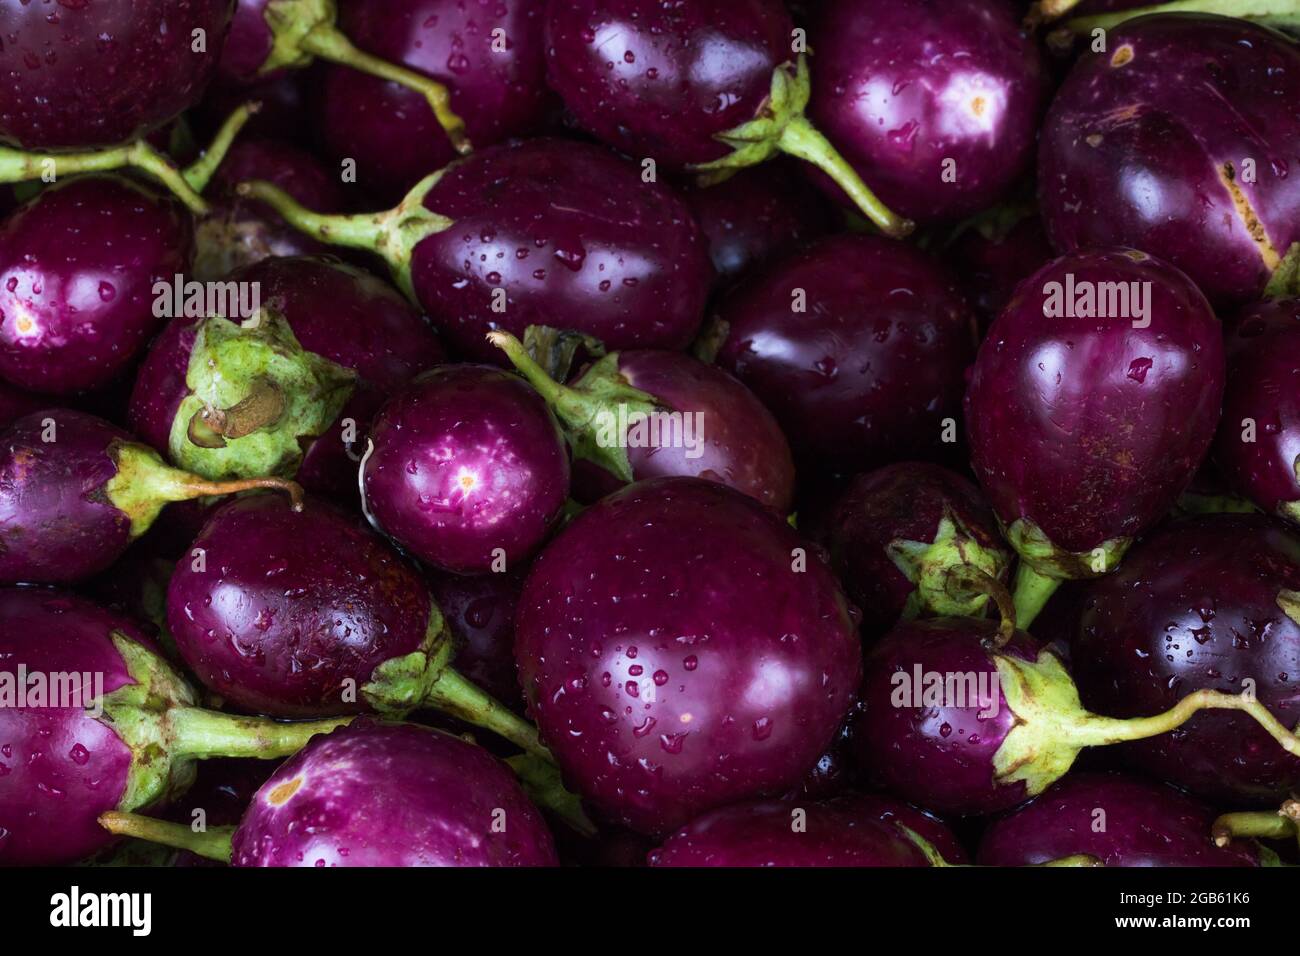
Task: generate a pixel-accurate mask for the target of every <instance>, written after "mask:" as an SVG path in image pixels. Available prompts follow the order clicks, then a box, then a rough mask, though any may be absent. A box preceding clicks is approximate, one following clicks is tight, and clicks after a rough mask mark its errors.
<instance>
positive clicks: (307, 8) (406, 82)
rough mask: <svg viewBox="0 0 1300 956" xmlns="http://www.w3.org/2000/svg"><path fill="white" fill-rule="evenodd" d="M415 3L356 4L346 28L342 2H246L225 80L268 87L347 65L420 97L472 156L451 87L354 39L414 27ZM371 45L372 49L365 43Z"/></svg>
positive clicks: (224, 56)
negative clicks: (300, 73) (292, 72)
mask: <svg viewBox="0 0 1300 956" xmlns="http://www.w3.org/2000/svg"><path fill="white" fill-rule="evenodd" d="M414 5H415V4H412V3H410V2H408V0H376V2H366V0H351V2H349V3H347V4H345V6H344V17H345V23H344V25H343V27H342V29H340V25H339V24H338V23H337V20H338V17H339V10H338V4H337V3H336V0H238V2H237V7H236V9H235V15H234V21H233V23H232V24H231V27H230V36H229V38H228V39H227V40H226V43H225V46H224V48H223V49H222V51H221V61H220V71H219V76H220V79H221V82H223V83H225V84H227V85H234V86H242V85H250V84H254V83H257V82H259V81H265V80H267V79H268V78H272V77H275V76H277V75H278V74H280V73H282V72H283V71H284V70H289V69H302V68H303V67H306V66H309V65H310V64H311V63H312V62H313V61H315V60H318V59H319V60H327V61H329V62H331V63H339V64H342V65H343V66H345V67H347V68H348V69H350V70H357V71H360V72H361V73H365V74H369V75H370V76H372V77H376V78H378V79H379V80H380V81H382V82H388V83H394V84H397V85H399V86H402V87H404V88H406V89H407V90H410V91H412V93H413V95H415V96H417V97H419V98H420V99H421V100H422V101H423V102H422V103H421V106H422V107H424V108H427V110H428V111H429V113H430V114H431V115H430V120H432V121H435V122H436V123H437V124H438V125H439V126H441V127H442V129H443V130H444V131H445V135H446V136H447V137H448V138H449V139H450V140H451V142H452V143H453V144H454V148H455V150H456V151H457V152H462V153H463V152H468V151H469V148H470V144H469V141H468V140H467V139H466V138H465V123H464V121H463V120H462V119H461V118H460V117H459V116H457V115H456V114H455V113H454V112H452V108H451V101H450V98H449V95H448V92H447V87H446V86H444V85H443V84H442V83H440V82H438V81H437V80H436V79H434V78H433V77H430V76H428V75H426V74H424V73H421V72H418V71H416V70H410V69H407V68H406V67H404V66H400V65H398V64H397V63H393V62H390V61H389V60H387V59H383V58H381V57H378V56H374V55H373V54H371V53H369V52H367V51H366V50H364V49H361V48H360V47H358V46H357V44H356V43H354V42H353V40H352V39H351V37H355V36H356V35H357V34H356V33H355V32H354V30H355V29H356V28H357V27H358V26H361V27H362V28H364V26H365V25H366V24H370V25H371V29H372V30H382V29H391V30H400V29H402V28H403V27H405V26H407V25H408V23H407V21H409V18H410V16H411V11H410V10H409V9H402V8H404V7H405V8H410V7H412V6H414ZM363 45H364V44H363Z"/></svg>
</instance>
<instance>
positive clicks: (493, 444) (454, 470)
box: [360, 365, 570, 574]
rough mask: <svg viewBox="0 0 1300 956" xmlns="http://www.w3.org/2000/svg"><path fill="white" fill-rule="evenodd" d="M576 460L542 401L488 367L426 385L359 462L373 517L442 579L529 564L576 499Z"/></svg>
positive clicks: (424, 380) (385, 415)
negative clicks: (572, 464)
mask: <svg viewBox="0 0 1300 956" xmlns="http://www.w3.org/2000/svg"><path fill="white" fill-rule="evenodd" d="M569 473H570V471H569V456H568V452H567V450H566V449H565V447H564V438H563V436H562V435H561V433H560V426H559V423H558V422H557V421H556V420H555V416H554V415H553V414H552V413H551V411H550V409H549V408H547V405H546V402H545V401H544V400H543V399H542V397H541V396H540V395H538V394H537V392H535V391H533V389H532V388H530V387H529V386H528V385H527V384H526V383H525V382H523V381H522V380H520V379H519V378H518V377H517V376H514V375H512V374H510V373H509V372H506V371H503V370H502V369H498V368H494V367H492V366H488V365H444V366H442V367H440V368H437V369H434V370H433V371H430V372H426V373H425V374H423V375H421V376H419V377H418V378H417V379H416V380H415V381H413V382H412V383H411V384H410V385H409V386H407V387H406V388H405V389H403V390H401V391H400V392H398V393H397V394H396V395H394V396H393V397H392V398H391V399H390V400H389V401H388V403H387V404H385V405H384V407H383V409H381V410H380V412H379V414H378V415H377V416H376V418H375V421H374V423H373V425H372V427H371V429H370V444H369V445H368V447H367V450H366V455H365V458H364V459H363V460H362V462H361V469H360V481H361V496H362V501H363V505H364V508H365V511H366V515H367V517H369V518H370V520H371V523H372V524H374V525H375V527H376V528H378V529H380V530H381V531H383V532H384V533H385V534H387V535H388V536H389V537H390V538H392V539H393V540H394V541H396V542H397V543H398V544H399V545H401V546H402V548H403V549H405V550H406V551H408V552H410V553H411V554H413V555H415V556H416V557H418V558H420V559H421V560H422V561H425V562H427V563H428V564H431V565H433V566H434V567H436V568H439V569H441V570H443V571H452V572H455V573H460V574H482V573H486V572H489V571H504V570H506V569H508V568H510V567H513V566H514V565H515V564H516V563H518V562H521V561H525V560H527V559H528V558H529V557H531V556H532V554H533V553H534V552H535V551H536V550H537V548H538V547H540V546H541V544H542V542H543V541H545V540H546V538H547V536H548V535H549V534H550V532H551V530H552V529H553V528H554V527H555V524H556V522H557V521H558V520H559V518H560V514H561V512H562V511H563V510H564V504H565V501H566V500H567V499H568V495H569Z"/></svg>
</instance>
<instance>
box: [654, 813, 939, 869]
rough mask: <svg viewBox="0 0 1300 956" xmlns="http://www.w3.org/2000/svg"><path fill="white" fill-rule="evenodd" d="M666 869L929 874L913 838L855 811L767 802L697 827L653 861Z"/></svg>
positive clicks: (703, 819) (706, 819) (677, 836)
mask: <svg viewBox="0 0 1300 956" xmlns="http://www.w3.org/2000/svg"><path fill="white" fill-rule="evenodd" d="M647 861H648V862H649V864H650V865H651V866H665V867H681V866H688V867H699V866H728V867H760V866H761V867H776V866H779V867H793V866H837V867H839V866H844V867H877V866H879V867H895V866H928V865H929V861H928V860H927V859H926V856H925V854H924V853H923V852H922V851H921V849H920V848H919V847H918V846H917V845H916V844H915V843H913V842H912V840H911V839H909V837H908V835H907V833H906V832H905V831H904V830H902V829H899V828H897V827H894V826H892V825H891V824H890V823H887V822H885V821H882V820H881V819H879V818H878V816H877V815H875V814H873V813H870V812H865V809H864V808H859V807H857V806H855V805H854V802H853V798H847V799H837V800H830V801H827V802H824V803H808V804H806V805H805V804H801V803H800V802H798V801H783V800H764V801H758V802H751V803H740V804H732V805H731V806H728V807H723V808H722V809H720V810H713V811H711V812H709V813H706V814H704V815H703V816H700V817H697V818H696V819H695V820H692V821H691V822H690V823H689V824H688V825H687V826H685V827H683V828H682V829H680V830H678V831H677V832H676V833H674V834H673V835H672V836H671V837H669V838H668V840H667V841H666V842H665V843H664V844H663V846H661V847H659V848H658V849H656V850H652V851H651V852H650V854H649V856H648V857H647Z"/></svg>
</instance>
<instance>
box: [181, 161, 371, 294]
mask: <svg viewBox="0 0 1300 956" xmlns="http://www.w3.org/2000/svg"><path fill="white" fill-rule="evenodd" d="M247 179H264V180H266V181H267V182H271V183H274V184H275V185H277V186H279V187H280V188H282V189H285V190H287V191H288V192H289V194H290V195H292V196H293V197H294V199H296V200H298V202H300V203H303V204H304V205H307V206H311V207H312V208H313V209H320V210H322V211H324V212H342V211H343V210H344V209H345V208H346V206H347V198H346V196H345V195H344V191H343V187H342V185H341V184H340V183H339V180H338V178H337V175H336V174H332V173H331V172H330V170H329V169H328V168H327V167H325V166H324V165H323V164H322V163H321V162H320V161H319V160H318V159H316V158H315V157H314V156H312V155H311V154H310V153H308V152H306V151H305V150H303V149H299V148H298V147H296V146H292V145H289V144H288V143H284V142H281V141H278V140H273V139H242V140H240V141H239V142H238V143H236V144H235V145H234V146H232V147H231V149H230V152H229V154H228V155H227V156H226V157H225V159H224V160H223V161H222V163H221V165H220V166H219V167H218V169H217V171H216V173H215V175H214V176H213V178H212V182H213V186H214V187H215V189H217V190H220V193H219V195H218V196H217V197H215V198H214V199H213V200H212V205H213V209H212V211H211V212H209V213H208V215H206V216H203V217H202V218H200V219H199V221H198V224H197V226H196V228H195V245H196V247H197V250H196V252H195V256H194V268H193V270H192V271H191V278H194V279H197V280H198V281H200V282H214V281H217V280H219V279H224V278H225V277H226V276H227V275H228V274H229V273H231V272H233V271H234V270H236V269H238V268H239V267H241V266H246V265H251V264H252V263H254V262H260V261H261V260H263V259H266V258H269V257H272V256H280V257H289V256H300V255H312V254H316V253H320V252H324V251H325V246H324V245H322V244H321V243H319V242H317V241H316V240H314V239H311V238H310V237H308V236H304V235H303V234H302V233H300V232H299V231H298V230H297V229H294V228H293V227H292V226H290V225H288V224H287V223H285V222H283V221H281V219H280V217H279V216H278V215H276V213H275V211H274V210H271V209H268V208H267V207H265V206H263V205H261V204H259V203H255V202H247V201H245V200H244V199H242V198H241V197H240V196H239V195H238V194H237V193H236V192H235V187H236V186H238V185H239V184H240V183H241V182H243V181H244V180H247Z"/></svg>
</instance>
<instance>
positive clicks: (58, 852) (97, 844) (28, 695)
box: [0, 588, 341, 866]
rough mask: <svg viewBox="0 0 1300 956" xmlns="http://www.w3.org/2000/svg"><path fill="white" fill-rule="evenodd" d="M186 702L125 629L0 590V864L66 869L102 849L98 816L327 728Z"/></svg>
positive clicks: (150, 802)
mask: <svg viewBox="0 0 1300 956" xmlns="http://www.w3.org/2000/svg"><path fill="white" fill-rule="evenodd" d="M195 700H196V697H195V693H194V691H193V690H192V689H191V688H190V686H189V685H188V684H187V683H186V682H185V680H184V679H183V678H182V677H181V676H180V675H179V674H178V673H177V672H176V671H174V670H173V669H172V668H171V666H170V665H169V664H167V663H166V662H165V661H164V660H163V659H162V658H161V657H159V656H158V654H157V653H155V651H154V649H153V646H152V645H151V644H150V643H149V641H148V639H147V638H145V637H144V636H143V635H142V634H141V633H140V632H139V631H138V630H137V628H136V627H135V625H134V624H133V623H132V622H131V621H129V620H128V619H126V618H123V617H120V616H118V615H116V614H112V613H110V612H108V611H105V610H103V609H101V608H99V607H98V606H96V605H94V604H92V603H90V602H89V601H86V600H84V599H83V598H79V597H73V596H72V595H68V594H61V593H59V592H57V591H48V590H44V589H39V588H4V589H0V865H10V866H12V865H56V864H67V863H73V862H75V861H77V860H79V859H81V858H83V857H86V856H89V855H90V854H92V853H95V852H96V851H98V850H100V849H102V848H103V847H104V846H105V845H107V844H108V843H109V841H110V839H111V837H110V836H109V834H107V833H106V832H104V831H103V830H102V829H100V827H99V826H98V824H97V823H96V818H97V817H98V816H99V815H100V814H101V813H104V812H106V811H109V810H124V811H133V810H139V809H145V808H149V807H153V806H157V805H161V804H163V803H165V802H166V801H167V800H169V799H170V798H172V797H173V796H176V795H179V794H180V793H183V792H184V791H185V789H186V788H187V787H188V786H189V784H190V783H191V782H192V781H193V779H194V763H195V761H196V760H202V759H206V758H210V757H259V758H262V759H274V758H279V757H285V756H288V755H289V754H291V753H293V752H295V751H296V750H298V749H299V748H300V747H301V746H302V745H303V744H305V743H306V742H307V740H308V739H310V738H311V736H312V735H313V734H317V733H324V732H326V731H328V730H331V729H333V728H334V727H335V726H337V725H338V724H339V723H340V722H341V721H338V720H323V721H315V722H311V723H277V722H275V721H271V720H266V719H264V718H259V717H236V716H232V715H229V714H220V713H217V712H215V711H210V710H202V709H200V708H198V707H196V706H195Z"/></svg>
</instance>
